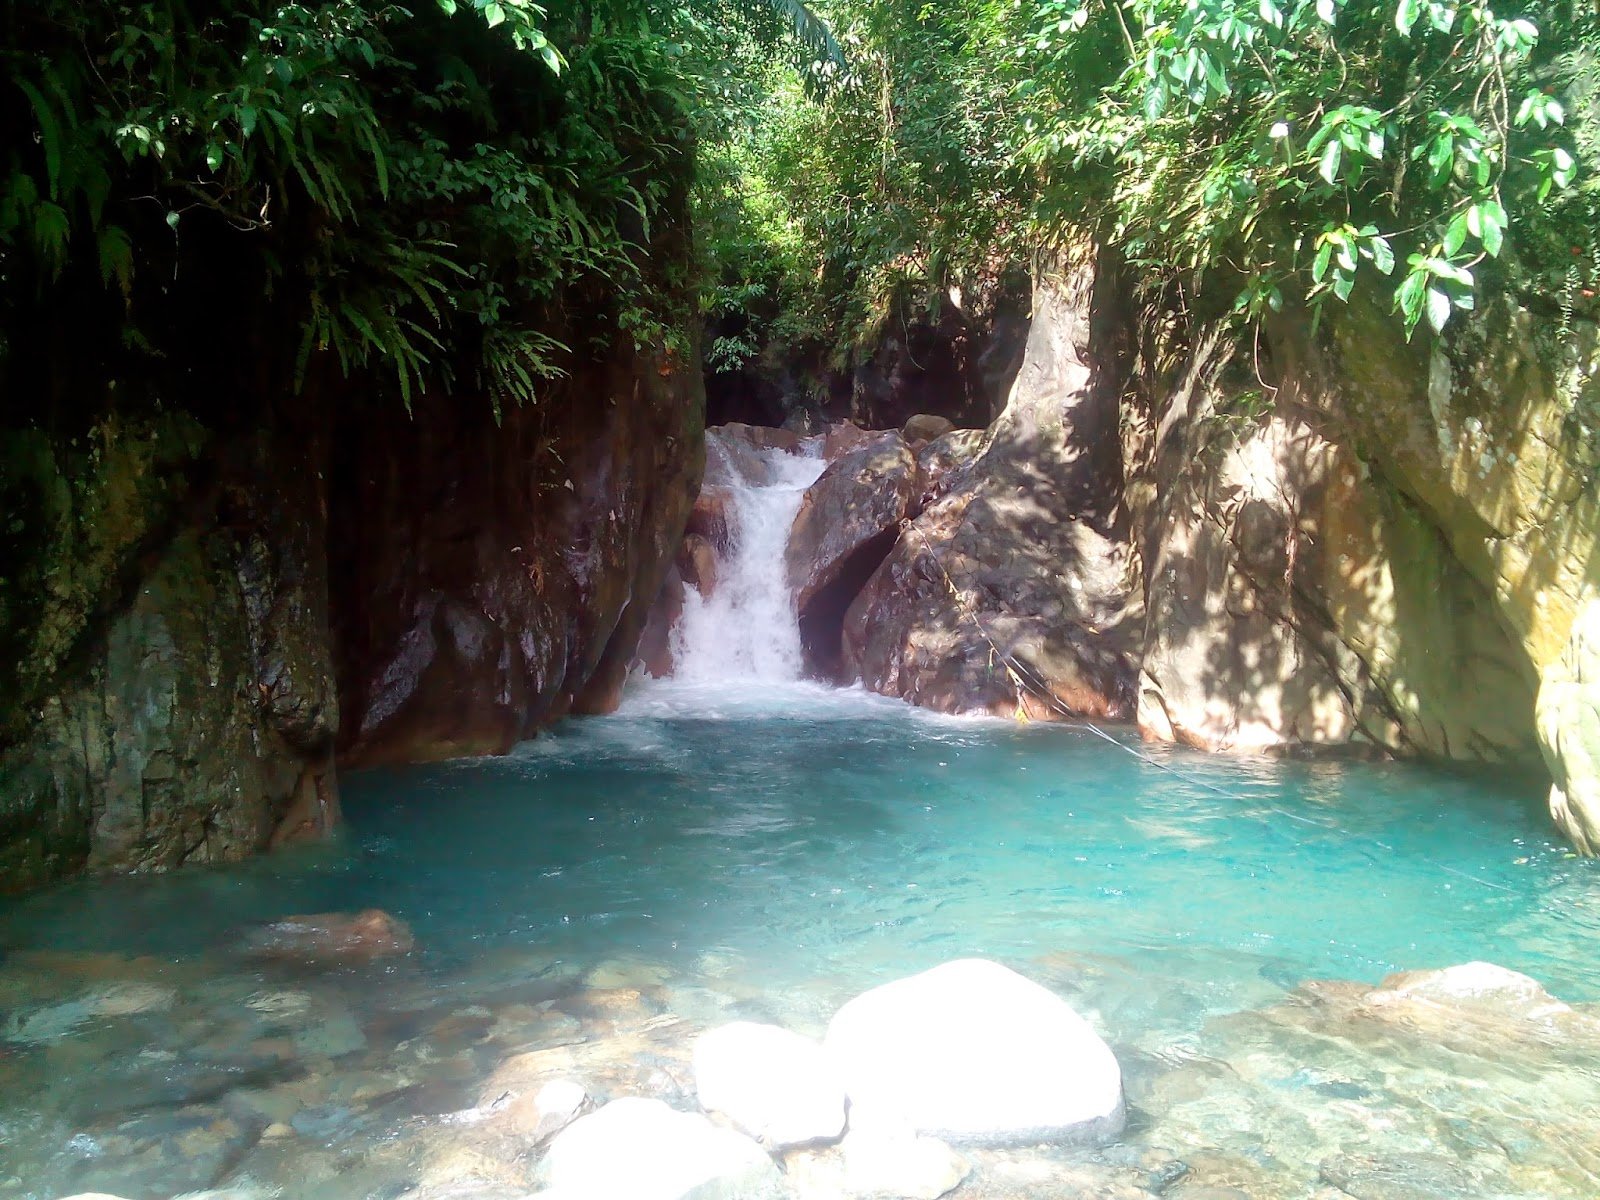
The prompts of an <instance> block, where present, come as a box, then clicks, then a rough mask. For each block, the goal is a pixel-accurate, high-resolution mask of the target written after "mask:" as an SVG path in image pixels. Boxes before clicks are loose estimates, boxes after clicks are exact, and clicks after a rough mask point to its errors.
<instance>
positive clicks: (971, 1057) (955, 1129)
mask: <svg viewBox="0 0 1600 1200" xmlns="http://www.w3.org/2000/svg"><path fill="white" fill-rule="evenodd" d="M823 1045H824V1048H825V1050H826V1052H827V1054H828V1057H829V1059H830V1060H831V1061H832V1062H833V1064H834V1066H835V1069H836V1070H837V1071H838V1073H839V1077H840V1078H841V1079H842V1080H843V1081H844V1085H845V1091H846V1093H847V1094H848V1095H849V1097H850V1106H851V1122H852V1125H854V1124H855V1123H856V1120H857V1115H858V1114H870V1115H871V1117H872V1119H874V1120H900V1121H904V1122H905V1123H906V1124H908V1125H909V1126H910V1127H911V1128H912V1129H914V1130H915V1131H916V1132H918V1133H921V1134H927V1135H930V1136H933V1137H937V1138H942V1139H944V1140H946V1141H949V1142H953V1143H955V1144H957V1145H1016V1144H1022V1143H1028V1142H1092V1141H1101V1140H1105V1139H1108V1138H1112V1137H1115V1136H1116V1135H1117V1134H1119V1133H1120V1132H1121V1131H1122V1126H1123V1121H1124V1110H1123V1100H1122V1073H1121V1070H1120V1068H1119V1067H1118V1065H1117V1060H1116V1057H1115V1056H1114V1055H1113V1054H1112V1053H1111V1050H1110V1048H1109V1047H1108V1046H1107V1045H1106V1044H1105V1042H1103V1041H1102V1040H1101V1039H1100V1037H1099V1035H1098V1034H1096V1033H1095V1031H1094V1030H1093V1029H1092V1028H1091V1027H1090V1026H1089V1023H1088V1022H1087V1021H1085V1020H1084V1019H1083V1018H1082V1017H1080V1016H1079V1015H1078V1014H1077V1013H1075V1012H1074V1011H1073V1010H1072V1009H1071V1007H1070V1006H1068V1005H1067V1003H1066V1002H1065V1001H1064V1000H1062V999H1060V998H1059V997H1058V996H1056V995H1054V994H1053V993H1051V992H1049V991H1047V990H1046V989H1044V988H1042V987H1040V986H1039V985H1038V984H1036V983H1034V982H1032V981H1031V980H1028V979H1025V978H1023V977H1022V976H1021V975H1018V974H1017V973H1016V972H1015V971H1012V970H1010V969H1008V968H1006V967H1003V966H1001V965H1000V964H999V963H994V962H988V961H986V960H983V959H962V960H958V961H956V962H950V963H945V964H944V965H943V966H939V967H934V968H933V969H932V970H929V971H924V972H922V973H921V974H920V975H913V976H911V977H909V978H907V979H900V980H896V981H895V982H893V983H888V984H884V985H883V986H882V987H877V988H874V989H872V990H871V991H868V992H865V993H863V994H862V995H860V996H857V997H856V998H855V999H853V1000H851V1001H850V1002H849V1003H847V1004H846V1005H845V1006H844V1007H843V1008H841V1009H840V1010H839V1011H838V1012H837V1013H836V1014H835V1015H834V1018H833V1020H832V1021H831V1022H830V1023H829V1025H828V1034H827V1038H826V1039H825V1041H824V1043H823Z"/></svg>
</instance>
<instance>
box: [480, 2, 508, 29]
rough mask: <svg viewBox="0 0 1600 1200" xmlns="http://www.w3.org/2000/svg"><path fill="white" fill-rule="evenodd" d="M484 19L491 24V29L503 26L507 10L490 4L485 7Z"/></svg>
mask: <svg viewBox="0 0 1600 1200" xmlns="http://www.w3.org/2000/svg"><path fill="white" fill-rule="evenodd" d="M483 19H484V20H485V21H487V22H488V23H489V28H490V29H493V28H494V27H495V26H496V25H501V24H503V23H504V22H505V19H506V10H505V9H503V8H501V7H500V6H499V5H498V4H494V3H489V4H485V5H484V6H483Z"/></svg>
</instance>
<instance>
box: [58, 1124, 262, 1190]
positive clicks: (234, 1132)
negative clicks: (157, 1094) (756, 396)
mask: <svg viewBox="0 0 1600 1200" xmlns="http://www.w3.org/2000/svg"><path fill="white" fill-rule="evenodd" d="M261 1129H262V1123H247V1122H242V1121H239V1120H237V1119H235V1118H233V1117H229V1116H226V1115H224V1114H223V1113H221V1112H220V1111H218V1110H217V1109H214V1108H209V1107H206V1108H186V1109H180V1110H178V1111H174V1112H157V1113H150V1114H143V1115H140V1116H136V1117H131V1118H129V1119H127V1120H124V1121H121V1122H118V1123H117V1124H115V1125H108V1126H100V1127H95V1128H93V1129H90V1130H87V1131H85V1132H83V1133H81V1134H80V1135H79V1136H77V1137H75V1138H73V1139H72V1142H71V1144H70V1146H69V1148H68V1149H67V1151H66V1152H65V1153H64V1154H63V1155H62V1156H61V1157H60V1158H59V1159H58V1161H57V1163H56V1164H55V1166H56V1169H57V1170H60V1171H61V1172H62V1174H63V1176H64V1177H66V1178H70V1179H71V1180H72V1181H73V1183H72V1186H74V1187H77V1188H80V1189H87V1190H88V1191H90V1192H91V1193H93V1192H95V1191H97V1190H99V1189H101V1188H104V1187H114V1188H116V1189H117V1190H118V1192H121V1193H125V1194H128V1195H131V1196H133V1197H136V1198H139V1200H143V1198H145V1197H166V1196H172V1195H176V1194H180V1193H184V1192H197V1191H201V1190H203V1189H205V1188H208V1187H212V1186H214V1185H215V1184H216V1183H218V1182H219V1181H220V1180H221V1179H222V1178H223V1177H224V1176H225V1175H226V1174H227V1172H228V1170H229V1169H230V1168H231V1167H232V1165H233V1164H234V1163H236V1162H237V1161H238V1160H239V1158H240V1157H241V1156H242V1155H244V1154H245V1153H246V1152H247V1151H248V1150H249V1148H250V1147H251V1146H253V1145H254V1144H255V1142H256V1140H257V1139H258V1138H259V1137H260V1134H261Z"/></svg>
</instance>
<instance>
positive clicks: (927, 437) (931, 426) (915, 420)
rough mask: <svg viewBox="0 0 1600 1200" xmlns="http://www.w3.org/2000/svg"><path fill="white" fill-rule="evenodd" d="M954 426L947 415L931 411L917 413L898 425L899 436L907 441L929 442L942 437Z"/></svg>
mask: <svg viewBox="0 0 1600 1200" xmlns="http://www.w3.org/2000/svg"><path fill="white" fill-rule="evenodd" d="M955 427H956V424H955V422H954V421H952V420H950V419H949V418H947V417H940V416H935V415H934V414H933V413H918V414H917V415H916V416H914V417H912V418H911V419H910V420H909V421H907V422H906V423H905V424H904V425H902V426H901V427H900V436H901V437H903V438H905V440H906V441H908V442H931V441H933V439H934V438H938V437H943V436H944V435H945V434H947V433H949V432H950V431H951V430H952V429H954V428H955Z"/></svg>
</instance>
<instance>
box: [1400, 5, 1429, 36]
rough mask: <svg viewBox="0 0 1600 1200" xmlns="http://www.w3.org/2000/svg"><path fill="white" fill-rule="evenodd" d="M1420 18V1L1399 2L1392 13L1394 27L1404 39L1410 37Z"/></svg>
mask: <svg viewBox="0 0 1600 1200" xmlns="http://www.w3.org/2000/svg"><path fill="white" fill-rule="evenodd" d="M1420 16H1422V0H1400V5H1399V7H1398V8H1396V9H1395V13H1394V27H1395V28H1396V29H1398V30H1399V31H1400V33H1401V34H1402V35H1404V36H1405V37H1410V36H1411V30H1412V28H1413V27H1414V26H1415V25H1416V23H1417V18H1418V17H1420Z"/></svg>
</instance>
